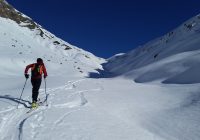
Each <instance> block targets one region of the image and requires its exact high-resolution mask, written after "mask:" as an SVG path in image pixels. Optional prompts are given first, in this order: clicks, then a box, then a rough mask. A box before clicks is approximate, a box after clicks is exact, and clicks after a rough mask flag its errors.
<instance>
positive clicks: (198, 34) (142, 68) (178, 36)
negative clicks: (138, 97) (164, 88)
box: [105, 15, 200, 83]
mask: <svg viewBox="0 0 200 140" xmlns="http://www.w3.org/2000/svg"><path fill="white" fill-rule="evenodd" d="M199 53H200V15H197V16H195V17H193V18H191V19H190V20H188V21H186V22H185V23H183V24H182V25H181V26H180V27H178V28H177V29H175V30H173V31H171V32H169V33H168V34H166V35H164V36H163V37H160V38H157V39H155V40H153V41H150V42H149V43H147V44H145V45H144V46H141V47H139V48H137V49H135V50H133V51H131V52H129V53H127V54H122V55H118V56H114V57H112V58H110V59H109V62H108V63H107V64H105V68H106V69H107V70H109V71H110V72H112V73H115V74H118V75H126V76H127V77H129V78H130V77H131V78H133V79H134V80H135V81H136V82H151V81H157V80H159V81H161V82H164V83H199V82H200V76H199V74H198V72H199V70H200V66H199V64H200V55H199Z"/></svg>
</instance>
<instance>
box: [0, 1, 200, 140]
mask: <svg viewBox="0 0 200 140" xmlns="http://www.w3.org/2000/svg"><path fill="white" fill-rule="evenodd" d="M0 2H2V1H0ZM9 11H10V10H9ZM14 11H15V10H14ZM17 14H19V13H17ZM6 15H9V14H6ZM22 15H23V14H22ZM23 17H26V19H24V20H25V21H28V23H29V24H30V25H31V27H32V25H34V28H33V29H30V28H29V27H27V26H25V27H22V26H20V25H21V24H23V25H24V23H23V22H21V23H18V22H16V21H15V19H10V18H5V17H4V18H0V42H1V44H0V60H1V62H0V73H1V75H0V85H1V86H0V140H46V139H48V140H55V139H59V140H122V139H123V140H199V139H200V134H199V131H200V118H199V116H200V110H199V109H200V95H199V90H200V88H199V87H200V84H199V83H196V84H188V85H185V84H162V83H160V82H151V83H136V82H134V81H133V80H132V79H127V78H124V77H116V78H99V79H95V78H93V79H92V78H86V77H88V75H89V74H88V73H94V72H96V73H98V71H97V70H96V69H101V70H102V66H101V65H100V64H101V63H103V62H104V63H105V60H104V59H101V58H98V57H96V56H94V55H92V54H91V53H89V52H86V51H84V50H82V49H79V48H77V47H75V46H73V45H70V44H69V43H67V42H65V41H63V40H61V39H59V38H57V37H56V36H55V35H53V34H51V33H49V32H48V31H46V30H45V29H43V28H42V27H41V26H39V25H38V24H36V23H34V22H33V21H31V20H30V19H29V18H28V20H27V16H25V15H23ZM24 20H23V21H24ZM30 21H31V22H30ZM35 27H36V28H35ZM41 31H42V32H41ZM41 33H43V35H42V36H41ZM196 37H197V36H196ZM58 42H59V43H58ZM63 44H64V45H63ZM66 47H67V49H66ZM152 49H153V48H152ZM163 53H164V52H163ZM194 54H195V55H194ZM123 56H124V55H123V54H121V55H118V57H123ZM125 56H126V54H125ZM145 56H146V55H145ZM37 57H41V58H43V60H44V62H45V65H46V67H47V72H48V75H49V76H48V77H47V81H46V83H47V95H48V96H46V94H45V84H44V80H43V82H42V85H41V88H40V94H39V98H40V100H41V101H44V100H45V99H46V97H48V98H47V99H48V100H47V103H48V106H45V105H46V104H44V105H43V106H40V107H39V108H38V109H37V110H35V111H33V112H31V113H28V114H27V113H26V112H27V111H28V110H29V107H30V103H31V88H32V86H31V82H30V79H29V80H28V81H27V85H26V87H25V90H24V93H23V95H22V100H19V96H20V94H21V91H22V88H23V85H24V82H25V78H24V75H23V72H24V68H25V66H26V65H27V64H29V63H33V62H35V60H36V58H37ZM147 57H148V55H147ZM198 57H199V55H198V49H197V51H195V50H193V51H190V52H186V51H184V52H181V53H178V55H175V54H174V55H171V56H169V57H166V58H164V57H163V59H160V60H158V61H155V63H153V61H152V62H149V65H147V66H145V67H144V65H142V64H141V67H139V64H138V69H136V70H135V71H130V70H129V69H125V68H126V67H127V68H128V66H126V65H125V64H124V69H122V68H121V69H120V68H119V69H116V71H118V72H119V71H120V72H121V73H125V74H126V76H127V77H129V76H130V77H131V78H132V77H133V76H137V75H139V76H144V77H140V78H138V77H135V79H137V78H138V79H137V80H138V81H145V78H146V77H145V75H144V73H145V72H146V73H148V72H149V71H148V69H151V68H152V67H151V65H154V67H155V69H156V68H157V69H160V68H161V66H166V67H167V66H168V67H169V68H168V70H171V69H173V68H174V70H173V71H181V70H182V71H181V72H183V74H184V72H187V70H185V69H186V68H187V67H184V66H192V65H194V66H195V64H196V62H197V60H199V59H198ZM131 58H135V57H131ZM142 58H143V57H142ZM142 58H141V61H142ZM114 59H116V58H114V57H113V60H114ZM119 62H120V61H118V59H116V61H115V62H114V61H112V63H111V64H110V66H108V65H107V67H109V68H111V67H112V65H113V64H115V63H119ZM138 62H140V61H139V58H138ZM175 62H181V63H175ZM185 62H187V63H185ZM119 64H121V65H123V63H119ZM186 64H187V65H186ZM125 66H126V67H125ZM176 66H177V68H179V67H182V69H178V70H176ZM140 68H141V69H140ZM155 69H154V70H155ZM122 70H123V71H122ZM188 70H190V71H191V72H192V73H195V70H196V69H195V67H194V69H188ZM112 72H114V70H113V71H112ZM129 72H130V73H129ZM157 74H158V73H156V74H155V73H152V74H151V75H152V77H153V78H154V76H159V75H157ZM164 76H166V75H164ZM176 76H178V75H176ZM180 76H181V75H180ZM187 76H188V77H189V78H190V75H187ZM194 76H195V75H194ZM183 77H184V76H183ZM153 78H152V79H153ZM160 78H161V79H162V78H163V77H162V75H161V76H159V79H160ZM173 78H175V77H172V79H168V81H170V80H171V81H175V80H177V79H180V77H179V78H176V79H173ZM150 79H151V78H147V81H149V80H150ZM165 80H166V79H165ZM191 80H192V79H191ZM196 80H197V81H198V77H197V79H196ZM168 81H166V83H167V82H168ZM171 81H170V82H169V83H171ZM189 83H190V82H189ZM18 104H19V108H18V109H17V105H18Z"/></svg>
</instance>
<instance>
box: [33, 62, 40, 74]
mask: <svg viewBox="0 0 200 140" xmlns="http://www.w3.org/2000/svg"><path fill="white" fill-rule="evenodd" d="M40 68H41V65H40V64H37V63H36V64H35V65H34V67H33V69H32V71H31V75H32V77H38V76H41V74H40Z"/></svg>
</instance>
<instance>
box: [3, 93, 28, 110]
mask: <svg viewBox="0 0 200 140" xmlns="http://www.w3.org/2000/svg"><path fill="white" fill-rule="evenodd" d="M0 99H5V100H9V101H12V102H15V103H17V104H18V103H19V104H22V105H23V106H24V107H25V108H30V106H28V105H27V104H26V103H28V104H31V102H30V101H27V100H24V99H21V100H20V99H19V98H15V97H12V96H10V95H4V96H1V95H0Z"/></svg>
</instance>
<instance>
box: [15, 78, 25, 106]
mask: <svg viewBox="0 0 200 140" xmlns="http://www.w3.org/2000/svg"><path fill="white" fill-rule="evenodd" d="M27 80H28V78H26V81H25V84H24V87H23V89H22V92H21V95H20V98H19V102H18V104H17V109H18V107H19V103H20V101H21V98H22V94H23V92H24V88H25V86H26V82H27Z"/></svg>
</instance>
